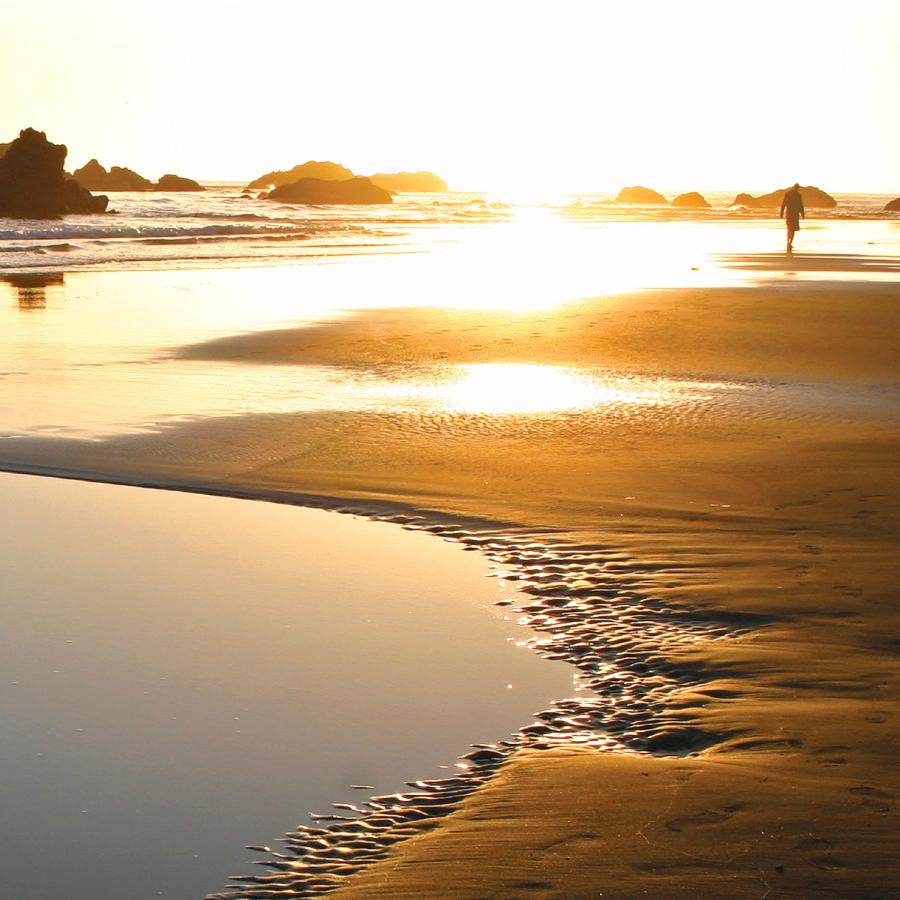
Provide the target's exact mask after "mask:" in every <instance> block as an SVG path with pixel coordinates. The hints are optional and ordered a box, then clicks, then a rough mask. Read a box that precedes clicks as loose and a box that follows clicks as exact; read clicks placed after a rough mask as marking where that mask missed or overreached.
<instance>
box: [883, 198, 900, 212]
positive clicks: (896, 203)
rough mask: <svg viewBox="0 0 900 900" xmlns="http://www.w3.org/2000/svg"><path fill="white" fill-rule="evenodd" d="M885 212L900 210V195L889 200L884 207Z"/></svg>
mask: <svg viewBox="0 0 900 900" xmlns="http://www.w3.org/2000/svg"><path fill="white" fill-rule="evenodd" d="M884 211H885V212H900V197H898V198H897V199H896V200H889V201H888V204H887V206H885V208H884Z"/></svg>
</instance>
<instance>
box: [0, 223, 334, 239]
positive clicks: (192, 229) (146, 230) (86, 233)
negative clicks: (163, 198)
mask: <svg viewBox="0 0 900 900" xmlns="http://www.w3.org/2000/svg"><path fill="white" fill-rule="evenodd" d="M304 228H305V230H304V232H303V233H310V234H317V233H319V232H320V231H321V230H322V229H321V227H316V226H309V227H308V228H307V227H306V226H304ZM297 231H298V229H297V225H296V224H293V223H283V224H281V223H265V224H261V225H257V226H255V227H254V226H251V225H247V224H243V225H241V224H233V225H227V224H211V225H97V224H96V223H92V224H90V225H85V226H81V227H79V226H78V225H72V224H71V223H66V224H65V225H60V226H58V227H55V228H54V227H52V226H50V227H43V228H42V227H37V228H28V227H19V228H15V229H6V230H0V241H4V240H5V241H60V240H61V239H62V240H68V239H72V240H79V239H80V240H98V239H99V240H104V241H107V240H116V239H121V238H178V237H203V236H205V235H217V236H219V235H255V234H258V235H266V234H289V233H297Z"/></svg>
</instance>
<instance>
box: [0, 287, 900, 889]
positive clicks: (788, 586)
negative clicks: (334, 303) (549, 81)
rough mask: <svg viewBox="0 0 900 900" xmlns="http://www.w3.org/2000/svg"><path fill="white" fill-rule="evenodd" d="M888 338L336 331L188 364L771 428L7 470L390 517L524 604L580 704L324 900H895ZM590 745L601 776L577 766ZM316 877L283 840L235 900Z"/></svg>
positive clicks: (39, 448) (252, 436) (843, 320)
mask: <svg viewBox="0 0 900 900" xmlns="http://www.w3.org/2000/svg"><path fill="white" fill-rule="evenodd" d="M898 325H900V289H898V288H897V286H896V285H894V284H891V283H889V282H886V283H863V282H861V281H852V280H848V281H846V282H843V283H837V282H835V281H827V282H821V283H819V282H816V283H809V282H801V281H798V282H797V283H785V282H784V281H779V282H776V281H774V279H773V281H771V282H763V283H761V284H760V285H759V286H758V287H756V288H753V289H749V288H709V289H702V290H701V289H698V290H678V291H658V292H652V293H644V294H639V295H624V296H619V297H614V298H609V297H606V298H598V299H596V300H591V301H580V302H578V303H574V304H568V305H565V306H561V307H558V308H556V309H554V310H543V311H535V312H533V313H529V314H520V315H512V314H507V313H475V312H466V311H459V310H456V311H447V310H417V309H412V310H402V311H396V310H393V311H384V312H370V313H365V312H364V313H357V314H355V315H353V316H349V317H345V318H343V319H341V320H339V321H335V322H333V323H330V324H324V325H321V326H314V327H312V328H304V329H298V330H292V329H282V330H279V331H277V332H270V333H261V334H254V335H246V336H243V335H242V336H239V337H227V338H223V339H221V340H215V341H211V342H207V343H205V344H202V345H195V346H191V347H188V348H184V349H183V350H181V351H179V353H180V355H182V356H184V357H188V358H190V359H192V360H197V359H215V360H218V361H234V362H236V363H240V362H241V361H244V360H248V361H249V360H252V361H253V362H254V363H260V362H265V363H270V364H273V365H276V364H282V365H285V364H288V365H297V364H301V365H302V364H309V363H315V364H327V365H338V366H346V367H360V368H373V367H374V368H375V369H377V370H379V371H381V372H384V373H387V376H386V377H390V373H391V372H393V371H396V370H402V371H406V370H408V368H409V367H410V366H413V367H415V366H421V365H435V364H441V365H445V364H446V365H449V364H479V363H509V364H519V365H522V364H527V365H548V364H549V365H555V366H586V365H592V366H603V367H607V368H609V369H613V370H615V371H617V372H621V373H626V374H649V375H653V376H678V377H690V378H693V379H699V380H701V381H703V380H707V381H716V380H721V379H739V380H740V381H741V383H742V385H743V390H744V391H746V390H750V391H758V392H760V393H759V394H758V396H760V397H764V398H767V399H766V402H764V403H761V404H759V405H756V404H753V403H750V404H741V403H734V404H729V403H724V404H720V405H716V404H712V405H706V406H704V405H701V406H700V407H698V408H696V409H691V410H688V411H684V410H681V409H680V408H679V407H678V406H677V405H675V406H672V407H665V406H661V407H660V408H659V409H655V410H651V411H649V412H648V413H647V414H646V415H637V414H635V415H634V416H631V417H627V416H626V417H617V416H615V415H611V414H610V415H604V414H603V413H602V412H596V411H595V412H594V413H592V414H590V415H585V414H581V413H578V412H571V411H568V412H567V411H565V410H562V411H558V412H543V413H528V412H520V413H517V414H516V415H514V416H513V415H503V414H497V413H485V412H474V411H473V412H465V411H457V412H443V413H442V412H424V413H414V412H409V413H390V414H388V413H381V414H380V413H376V412H372V413H369V412H346V413H340V412H323V413H316V412H309V413H300V414H285V415H274V414H261V415H249V416H235V417H230V418H221V419H215V420H207V421H198V422H188V423H184V424H181V425H173V426H171V427H167V428H164V429H162V430H161V431H160V432H159V433H158V434H153V435H128V436H121V437H115V438H111V439H108V440H106V441H102V442H96V443H89V442H82V441H69V440H65V439H57V440H41V439H35V438H21V439H17V440H15V441H5V442H4V443H3V446H2V448H0V459H2V465H3V467H4V468H16V467H20V468H23V469H24V468H28V469H31V470H35V469H37V470H41V469H43V471H45V472H66V473H69V474H72V475H76V476H80V477H96V478H100V479H113V480H121V481H133V482H137V483H141V482H144V483H155V484H164V485H165V484H167V485H169V486H176V487H181V488H184V489H200V490H209V491H213V492H222V493H238V494H246V495H248V496H260V497H268V498H270V499H276V500H282V501H290V500H291V499H295V500H296V501H298V502H302V503H312V504H315V503H320V504H322V505H328V506H338V507H343V508H345V509H348V510H351V509H352V510H356V511H359V512H364V513H369V514H371V515H375V516H381V517H386V518H394V519H397V520H399V521H404V522H405V523H406V524H407V527H419V528H426V529H430V530H433V531H435V532H438V533H443V534H444V535H445V536H447V537H449V538H450V539H452V540H458V541H461V542H463V543H465V544H467V545H468V546H473V547H477V546H479V545H480V546H481V547H482V549H484V550H485V552H487V553H488V555H489V556H491V557H492V558H493V559H494V560H495V562H496V563H497V564H498V565H501V566H503V568H504V571H506V572H507V575H508V577H509V578H510V579H512V580H515V581H516V582H517V583H518V584H519V586H520V587H522V589H523V590H524V591H525V593H527V594H529V595H530V596H531V597H532V598H533V602H531V603H529V604H526V605H525V606H523V607H522V616H523V618H524V619H526V620H528V621H529V622H530V623H531V624H532V625H533V626H534V627H536V628H537V629H538V630H544V631H545V633H546V634H547V636H548V640H549V642H548V643H547V644H545V645H542V646H538V647H537V648H536V649H538V650H539V652H544V653H546V654H547V655H551V656H556V657H558V658H565V659H568V660H569V661H570V662H572V663H573V665H575V666H577V667H578V668H579V670H580V672H581V673H582V677H583V678H584V680H585V683H586V684H587V685H590V686H592V687H594V688H595V689H596V690H597V691H598V693H599V696H600V698H601V701H602V702H600V703H599V704H597V705H593V706H592V705H591V704H586V703H582V704H580V705H576V706H575V707H573V708H572V709H571V710H570V711H569V716H568V718H569V721H565V719H566V718H567V717H566V714H565V713H566V711H565V710H561V711H558V712H557V714H556V717H555V718H554V719H552V720H551V721H550V723H549V724H550V727H548V728H547V729H542V728H541V727H540V726H539V727H538V729H537V730H536V731H535V732H534V733H532V734H531V735H530V736H529V739H528V740H527V741H524V742H523V743H521V744H519V745H517V746H516V747H513V748H510V750H511V752H509V753H508V754H506V756H505V758H504V762H505V765H503V766H502V767H500V768H499V774H496V775H494V776H493V777H492V778H489V779H486V780H485V782H484V786H482V787H480V788H479V789H478V790H476V791H475V792H474V793H472V792H470V791H455V789H450V791H449V793H448V794H446V795H445V799H446V798H447V797H449V801H448V802H449V808H450V809H451V810H452V811H451V812H450V814H449V815H446V813H447V811H448V802H441V803H437V804H435V805H436V806H437V807H439V809H440V812H441V815H440V816H439V817H437V818H435V819H433V820H432V819H431V817H430V816H429V815H428V814H427V809H428V807H429V803H428V802H427V798H428V796H429V794H430V791H431V790H432V788H431V787H429V786H425V787H423V788H422V793H421V794H420V796H419V798H418V799H416V798H411V800H410V801H409V806H410V808H412V809H413V810H414V813H415V814H413V813H410V815H409V816H408V817H406V818H404V816H405V815H406V814H405V813H404V814H403V815H400V814H399V813H398V818H397V820H396V821H394V822H393V823H390V824H389V827H394V828H399V830H398V831H397V832H396V833H395V834H394V835H393V837H391V836H390V835H388V837H386V839H385V841H384V843H383V844H381V845H379V847H378V848H377V852H376V851H375V850H372V851H371V852H372V856H371V859H372V860H378V861H375V862H373V864H372V865H368V866H365V867H364V868H363V870H362V871H361V872H360V873H359V874H356V875H354V877H353V878H352V879H351V880H348V881H347V882H346V884H345V885H344V886H342V887H340V890H339V891H338V893H337V896H342V895H347V896H352V895H355V894H358V895H363V896H379V897H381V896H398V897H402V896H408V897H421V896H429V897H451V896H452V897H473V898H474V897H498V898H499V897H518V896H523V897H524V896H528V897H535V896H540V897H565V898H570V897H584V898H587V897H596V896H600V895H601V894H602V895H603V896H605V897H621V898H626V897H634V896H642V895H644V894H646V895H648V896H661V897H680V896H687V895H688V894H696V892H697V891H698V890H700V891H702V892H704V893H706V894H708V895H710V896H722V897H728V896H734V897H762V896H770V897H772V896H784V897H802V896H834V897H876V896H877V897H887V896H896V895H897V894H898V884H897V875H896V867H895V863H894V860H895V858H896V855H897V852H898V850H900V846H898V841H897V824H898V823H897V814H896V807H895V803H894V800H895V795H896V792H897V790H898V789H900V784H898V778H897V775H896V766H895V760H896V753H897V749H898V748H897V737H898V718H897V716H898V713H900V704H898V687H897V684H898V683H897V674H898V657H897V643H896V625H897V597H896V585H895V572H896V558H897V548H898V517H897V512H898V488H897V483H898V481H897V474H898V471H897V459H898V450H900V429H898V427H897V422H898V415H897V413H898V408H900V407H898V395H897V363H896V361H897V359H900V329H898ZM754 396H756V395H754ZM784 398H790V402H787V400H786V399H784ZM329 498H338V499H335V500H332V499H329ZM592 734H602V735H605V736H611V737H612V738H613V739H614V740H615V741H616V742H617V744H618V746H620V748H621V752H617V753H616V752H603V751H602V750H600V751H587V750H585V749H581V750H578V749H577V743H578V742H586V743H590V735H592ZM410 774H411V777H412V776H415V773H410ZM423 810H425V811H426V812H423ZM420 832H421V833H420ZM411 835H413V837H412V839H410V840H399V838H401V837H402V838H407V837H410V836H411ZM317 840H319V841H324V849H323V848H320V856H318V857H317V856H316V855H315V852H319V851H315V847H314V846H313V843H314V842H315V841H317ZM311 842H313V843H311ZM330 846H331V844H330V839H326V838H323V837H322V836H321V835H316V834H311V835H310V834H306V835H301V836H300V837H298V838H297V839H296V840H295V845H294V850H295V851H296V852H298V853H301V854H302V853H304V852H306V853H309V852H310V848H311V847H312V848H313V850H314V851H315V852H314V853H313V856H312V857H308V858H307V862H311V863H313V865H312V868H311V869H310V870H308V871H306V872H304V870H303V869H302V867H300V866H293V865H292V864H291V863H290V861H285V862H284V863H283V864H282V866H281V868H277V867H276V869H275V870H274V874H273V875H272V877H271V880H269V881H266V880H261V881H256V882H254V881H251V882H249V883H248V885H247V887H245V888H241V889H238V890H237V891H236V892H235V893H233V894H229V895H228V896H233V897H269V896H272V897H274V896H279V895H280V894H281V893H284V894H285V895H286V896H289V895H290V894H289V891H290V890H291V889H292V885H296V886H299V885H301V884H303V885H305V889H307V890H308V891H309V892H312V893H318V892H324V891H326V890H332V889H333V888H334V887H337V886H339V885H340V884H341V883H342V879H341V877H339V876H342V875H344V874H349V873H348V872H344V871H341V872H336V871H335V869H334V864H333V859H334V856H335V853H334V852H333V851H332V850H330V849H328V848H329V847H330ZM388 848H390V849H388ZM370 850H371V848H370ZM382 857H384V858H382ZM329 861H331V862H329ZM367 861H369V860H367ZM329 866H330V868H329ZM310 873H313V874H310ZM310 879H312V880H310Z"/></svg>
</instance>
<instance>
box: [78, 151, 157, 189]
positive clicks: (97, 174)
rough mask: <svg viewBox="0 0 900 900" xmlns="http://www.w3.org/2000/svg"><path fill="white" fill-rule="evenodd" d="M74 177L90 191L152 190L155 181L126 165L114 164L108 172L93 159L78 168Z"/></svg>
mask: <svg viewBox="0 0 900 900" xmlns="http://www.w3.org/2000/svg"><path fill="white" fill-rule="evenodd" d="M72 177H73V178H74V179H75V180H76V181H77V182H78V183H79V184H80V185H81V186H82V187H84V188H87V189H88V190H89V191H152V190H153V182H152V181H150V179H149V178H144V176H143V175H138V173H137V172H135V171H133V170H132V169H127V168H125V167H124V166H112V167H111V168H110V170H109V171H108V172H107V171H106V169H104V168H103V166H101V165H100V163H99V162H97V160H96V159H92V160H91V161H90V162H88V163H86V164H85V165H83V166H82V167H81V168H80V169H76V170H75V171H74V172H73V173H72Z"/></svg>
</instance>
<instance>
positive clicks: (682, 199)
mask: <svg viewBox="0 0 900 900" xmlns="http://www.w3.org/2000/svg"><path fill="white" fill-rule="evenodd" d="M672 206H680V207H684V208H686V209H709V203H708V202H707V199H706V197H704V196H703V194H700V193H698V192H697V191H690V192H688V193H687V194H679V195H678V196H677V197H676V198H675V199H674V200H673V201H672Z"/></svg>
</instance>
